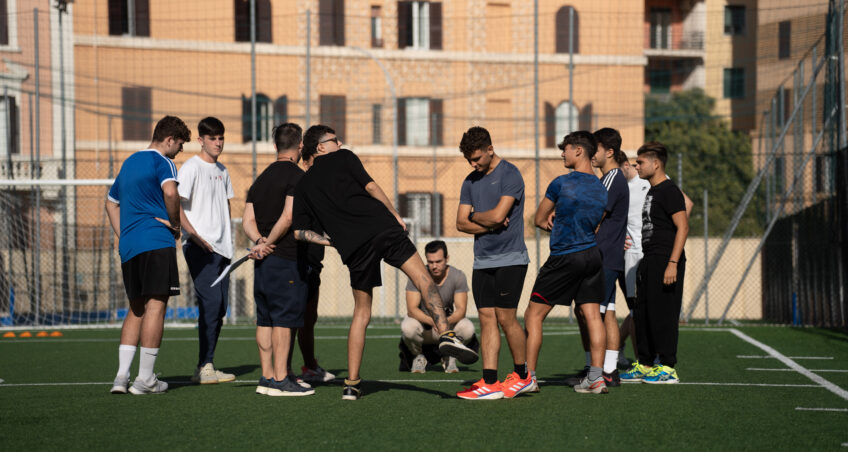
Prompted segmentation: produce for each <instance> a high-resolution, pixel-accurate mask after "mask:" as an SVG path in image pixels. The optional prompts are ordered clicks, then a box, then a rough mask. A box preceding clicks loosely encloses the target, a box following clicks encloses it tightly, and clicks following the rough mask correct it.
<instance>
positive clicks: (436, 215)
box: [398, 192, 444, 238]
mask: <svg viewBox="0 0 848 452" xmlns="http://www.w3.org/2000/svg"><path fill="white" fill-rule="evenodd" d="M398 201H399V204H400V205H399V206H398V207H399V210H400V215H401V216H402V217H404V218H411V219H412V224H410V225H409V226H410V228H411V229H412V233H413V236H414V237H415V238H418V237H439V236H441V235H442V218H443V216H442V206H443V204H444V203H443V202H442V201H443V199H442V194H441V193H433V192H410V193H401V194H400V196H399V199H398Z"/></svg>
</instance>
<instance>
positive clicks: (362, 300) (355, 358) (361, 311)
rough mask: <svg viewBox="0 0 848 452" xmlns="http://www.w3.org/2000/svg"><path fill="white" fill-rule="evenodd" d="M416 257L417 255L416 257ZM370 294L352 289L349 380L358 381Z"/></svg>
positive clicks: (369, 307) (348, 335)
mask: <svg viewBox="0 0 848 452" xmlns="http://www.w3.org/2000/svg"><path fill="white" fill-rule="evenodd" d="M416 256H417V255H416ZM371 294H372V291H371V290H370V289H369V290H368V291H367V292H366V291H362V290H358V289H353V303H354V305H353V320H351V322H350V330H349V331H348V333H347V373H348V377H347V378H348V379H349V380H358V379H359V368H360V367H361V366H362V354H363V353H364V352H365V330H366V328H368V323H369V322H370V321H371Z"/></svg>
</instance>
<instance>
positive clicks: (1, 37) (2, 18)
mask: <svg viewBox="0 0 848 452" xmlns="http://www.w3.org/2000/svg"><path fill="white" fill-rule="evenodd" d="M9 20H10V14H9V6H8V5H7V3H6V0H0V46H7V45H9Z"/></svg>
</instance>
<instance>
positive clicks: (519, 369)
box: [513, 363, 527, 380]
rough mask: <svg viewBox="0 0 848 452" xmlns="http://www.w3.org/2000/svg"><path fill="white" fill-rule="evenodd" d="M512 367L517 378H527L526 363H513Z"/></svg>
mask: <svg viewBox="0 0 848 452" xmlns="http://www.w3.org/2000/svg"><path fill="white" fill-rule="evenodd" d="M513 367H514V369H515V373H517V374H518V377H519V378H521V379H522V380H523V379H525V378H527V363H521V364H513Z"/></svg>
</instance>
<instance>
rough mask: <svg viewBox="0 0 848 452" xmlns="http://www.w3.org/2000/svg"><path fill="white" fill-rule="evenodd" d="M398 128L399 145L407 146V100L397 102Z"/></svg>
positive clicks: (402, 99)
mask: <svg viewBox="0 0 848 452" xmlns="http://www.w3.org/2000/svg"><path fill="white" fill-rule="evenodd" d="M397 127H398V129H397V130H395V133H396V134H397V136H398V145H399V146H406V99H404V98H400V99H398V100H397Z"/></svg>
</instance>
